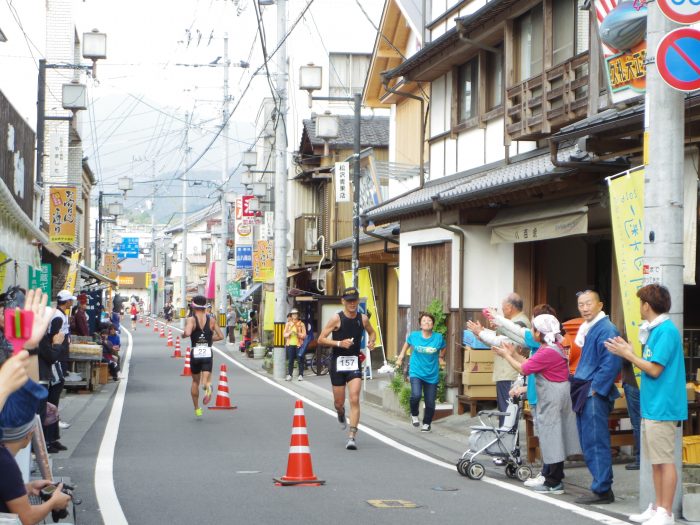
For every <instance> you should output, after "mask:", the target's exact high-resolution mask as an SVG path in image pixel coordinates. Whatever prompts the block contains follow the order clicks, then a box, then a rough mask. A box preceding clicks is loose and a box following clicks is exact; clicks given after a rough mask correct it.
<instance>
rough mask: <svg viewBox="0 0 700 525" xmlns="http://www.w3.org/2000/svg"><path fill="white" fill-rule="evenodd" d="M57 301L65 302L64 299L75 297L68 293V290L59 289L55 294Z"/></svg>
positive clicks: (74, 298)
mask: <svg viewBox="0 0 700 525" xmlns="http://www.w3.org/2000/svg"><path fill="white" fill-rule="evenodd" d="M56 298H57V299H58V302H60V303H65V302H66V301H75V300H76V299H77V297H76V296H75V295H73V294H72V293H70V292H69V291H68V290H61V291H60V292H58V295H57V296H56Z"/></svg>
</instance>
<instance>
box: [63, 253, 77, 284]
mask: <svg viewBox="0 0 700 525" xmlns="http://www.w3.org/2000/svg"><path fill="white" fill-rule="evenodd" d="M79 260H80V252H73V253H72V254H71V256H70V266H69V267H68V275H67V276H66V285H65V286H64V289H66V290H68V291H69V292H70V293H73V292H74V290H75V283H76V281H77V280H78V261H79Z"/></svg>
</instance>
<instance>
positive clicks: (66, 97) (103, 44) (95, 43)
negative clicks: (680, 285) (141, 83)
mask: <svg viewBox="0 0 700 525" xmlns="http://www.w3.org/2000/svg"><path fill="white" fill-rule="evenodd" d="M83 58H87V59H90V60H92V65H91V66H84V65H81V64H47V63H46V59H44V58H42V59H40V60H39V86H38V92H37V108H36V109H37V111H36V183H37V184H38V185H39V186H42V185H43V184H44V134H45V130H44V128H45V122H46V121H47V120H63V121H71V120H72V119H73V117H74V116H75V112H76V111H79V110H84V109H86V108H87V102H86V98H85V86H84V85H82V84H79V83H78V82H77V81H73V82H71V83H70V84H64V85H63V90H62V97H61V105H62V107H63V108H64V109H70V110H72V111H73V114H72V115H70V116H67V115H66V116H62V115H49V116H47V115H46V114H45V113H46V70H47V69H72V70H78V71H92V78H95V76H96V71H97V61H98V60H99V59H103V58H107V35H106V34H105V33H100V32H99V31H98V30H97V29H93V30H92V31H91V32H90V33H83Z"/></svg>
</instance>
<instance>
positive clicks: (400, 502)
mask: <svg viewBox="0 0 700 525" xmlns="http://www.w3.org/2000/svg"><path fill="white" fill-rule="evenodd" d="M367 503H369V504H370V505H372V506H373V507H374V508H377V509H417V508H418V505H416V504H415V503H413V502H412V501H406V500H404V499H368V500H367Z"/></svg>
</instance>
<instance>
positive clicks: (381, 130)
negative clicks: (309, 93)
mask: <svg viewBox="0 0 700 525" xmlns="http://www.w3.org/2000/svg"><path fill="white" fill-rule="evenodd" d="M354 121H355V117H354V116H353V115H339V126H338V127H339V129H338V138H337V139H333V140H329V141H328V144H329V145H330V146H331V147H333V146H335V147H336V148H343V147H348V148H352V147H353V145H354V143H355V127H354ZM304 134H305V135H306V136H307V137H308V138H309V141H310V142H311V144H313V145H314V146H322V145H323V139H321V138H319V137H317V136H316V119H304ZM360 146H361V147H363V148H366V147H375V148H378V147H384V148H386V147H388V146H389V117H376V116H371V117H365V116H363V117H362V120H361V122H360Z"/></svg>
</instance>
